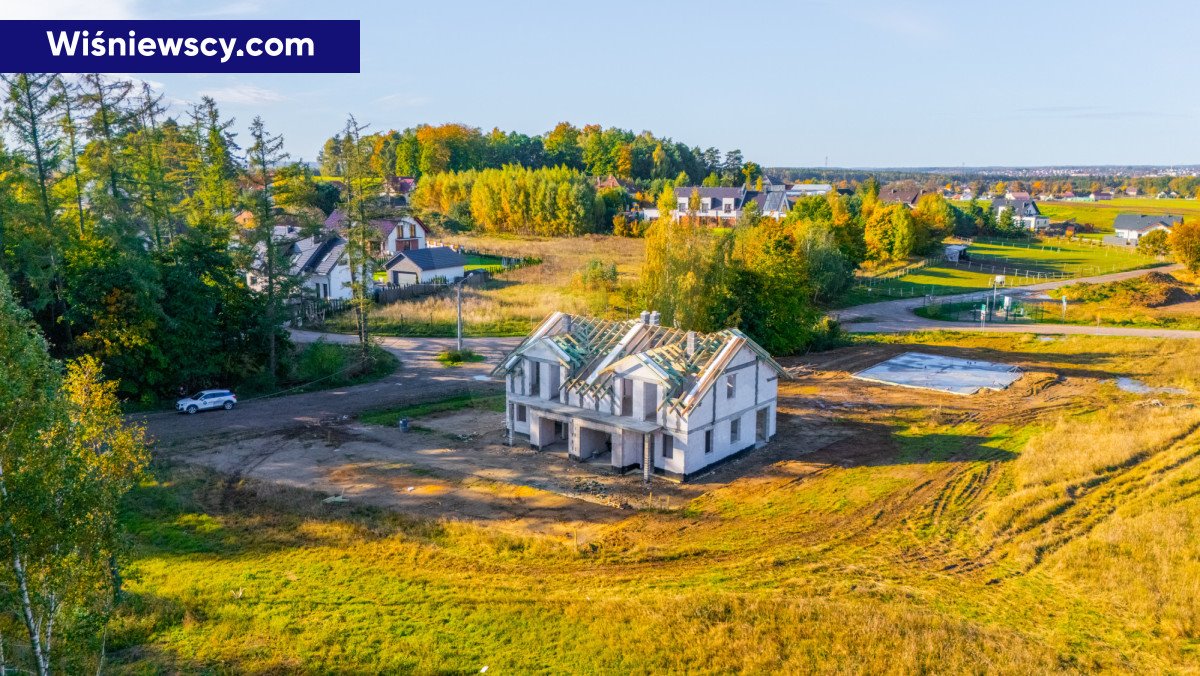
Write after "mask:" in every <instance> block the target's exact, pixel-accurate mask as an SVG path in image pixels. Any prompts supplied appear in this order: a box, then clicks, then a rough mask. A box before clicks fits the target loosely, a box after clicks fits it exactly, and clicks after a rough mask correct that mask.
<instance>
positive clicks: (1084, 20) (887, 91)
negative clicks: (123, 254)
mask: <svg viewBox="0 0 1200 676" xmlns="http://www.w3.org/2000/svg"><path fill="white" fill-rule="evenodd" d="M0 3H3V4H4V5H5V9H4V12H3V13H2V14H3V16H4V17H5V18H97V19H99V18H147V19H150V18H210V19H216V18H226V19H236V18H246V19H250V18H279V19H309V18H313V19H315V18H325V19H361V20H362V22H363V23H362V73H361V74H358V75H205V76H197V75H170V74H144V75H141V77H143V78H144V79H146V80H148V81H151V82H153V83H155V84H156V86H157V85H159V84H161V86H162V87H163V90H164V92H165V93H166V95H167V96H168V97H169V98H170V99H172V100H174V101H177V102H179V103H180V104H182V103H184V102H187V101H194V100H196V99H197V98H198V97H199V96H201V95H205V94H207V95H210V96H213V97H214V98H215V99H217V101H218V102H219V103H220V104H221V108H222V110H223V111H226V112H227V114H230V115H233V116H235V117H236V118H237V120H238V126H239V128H243V129H244V128H245V125H246V124H247V123H249V121H250V119H251V118H252V117H253V116H254V115H255V114H260V115H262V116H263V118H264V119H265V120H266V121H267V124H268V126H269V127H270V128H272V129H273V130H275V131H276V132H278V133H282V134H284V136H285V137H286V139H287V143H288V148H289V150H290V151H291V153H292V155H293V156H294V157H297V158H300V157H303V158H305V159H313V158H315V156H316V152H317V150H318V148H319V146H320V144H321V142H322V141H323V140H324V139H325V138H326V137H328V136H329V135H330V134H332V133H333V132H335V131H337V130H338V129H339V128H340V127H341V126H342V125H343V124H344V122H345V119H346V115H347V114H348V113H354V114H355V115H356V116H357V117H358V119H359V120H360V121H363V122H367V123H370V124H371V125H372V128H373V129H384V130H385V129H390V128H396V129H402V128H404V127H408V126H413V125H415V124H419V123H422V122H428V123H441V122H463V123H467V124H471V125H475V126H479V127H482V128H484V129H490V128H491V127H493V126H498V127H500V128H501V129H506V130H507V129H515V130H518V131H522V132H526V133H530V134H534V133H540V132H543V131H545V130H547V129H549V128H551V127H552V126H553V125H554V124H555V123H557V122H559V121H561V120H569V121H571V122H573V123H575V124H577V125H582V124H585V123H592V122H594V123H599V124H602V125H604V126H610V125H615V126H619V127H623V128H628V129H633V130H635V131H639V130H642V129H649V130H652V131H654V132H655V133H656V134H659V135H666V136H671V137H673V138H675V139H677V140H680V141H683V142H685V143H688V144H689V145H700V146H702V147H707V146H717V147H719V148H721V149H722V150H727V149H730V148H735V147H736V148H741V150H742V151H743V152H744V153H745V156H746V157H747V159H753V160H756V161H759V162H761V163H763V164H765V165H768V166H781V165H787V166H819V165H822V164H824V163H825V162H826V158H827V157H828V163H829V165H830V166H875V167H879V166H931V165H937V166H957V165H960V164H966V165H968V166H970V165H1040V164H1184V163H1188V164H1191V163H1200V126H1198V125H1197V121H1200V89H1198V88H1197V87H1195V86H1194V83H1193V82H1192V78H1194V77H1195V75H1194V74H1195V73H1196V72H1198V71H1200V68H1198V66H1200V47H1197V46H1196V43H1195V40H1194V33H1195V27H1196V26H1197V25H1200V22H1198V20H1200V3H1190V2H1161V3H1155V6H1154V7H1153V8H1151V7H1149V6H1146V5H1135V4H1133V3H1115V2H1113V3H1107V2H1067V1H1058V2H1047V1H1044V0H1043V1H1041V2H1026V1H1025V0H1016V1H1012V2H1007V3H1001V4H996V3H975V2H972V3H958V2H907V3H899V2H876V1H875V0H862V1H856V2H838V1H836V0H807V1H805V0H797V1H793V2H758V3H735V2H728V1H727V2H721V3H718V2H707V1H703V0H701V1H693V2H654V1H653V0H651V1H647V0H641V1H640V2H627V1H625V0H606V1H605V2H595V1H590V2H567V1H565V0H562V1H559V2H551V1H546V2H518V1H508V2H505V1H504V0H492V1H486V2H474V1H472V2H448V1H441V2H437V1H435V2H420V3H418V2H405V1H396V2H386V1H382V0H381V1H370V0H339V1H334V2H331V1H330V0H321V1H319V2H318V1H314V0H217V1H214V2H197V1H191V2H188V1H184V0H32V1H28V2H23V1H21V0H0ZM10 5H11V6H10Z"/></svg>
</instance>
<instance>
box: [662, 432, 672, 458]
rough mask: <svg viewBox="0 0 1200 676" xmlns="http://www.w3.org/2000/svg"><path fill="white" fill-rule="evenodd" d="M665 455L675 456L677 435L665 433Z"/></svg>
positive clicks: (666, 456) (667, 456)
mask: <svg viewBox="0 0 1200 676" xmlns="http://www.w3.org/2000/svg"><path fill="white" fill-rule="evenodd" d="M663 457H664V458H674V457H675V437H673V436H671V435H670V434H664V435H663Z"/></svg>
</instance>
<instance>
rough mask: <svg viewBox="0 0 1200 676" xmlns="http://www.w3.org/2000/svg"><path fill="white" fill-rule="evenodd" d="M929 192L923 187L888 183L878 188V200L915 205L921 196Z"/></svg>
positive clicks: (909, 205)
mask: <svg viewBox="0 0 1200 676" xmlns="http://www.w3.org/2000/svg"><path fill="white" fill-rule="evenodd" d="M928 192H930V191H929V190H926V189H925V188H918V187H916V186H907V185H903V184H897V183H889V184H888V185H885V186H883V187H882V188H880V189H879V201H880V202H884V203H887V204H895V203H899V204H903V205H905V206H908V207H915V206H917V201H918V200H920V199H921V196H922V195H924V194H926V193H928Z"/></svg>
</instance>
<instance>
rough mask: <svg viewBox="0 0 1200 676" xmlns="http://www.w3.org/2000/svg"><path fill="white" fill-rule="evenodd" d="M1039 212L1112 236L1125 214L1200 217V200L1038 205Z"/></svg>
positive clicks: (1128, 199)
mask: <svg viewBox="0 0 1200 676" xmlns="http://www.w3.org/2000/svg"><path fill="white" fill-rule="evenodd" d="M1038 209H1040V210H1041V212H1042V213H1043V214H1045V215H1046V216H1048V217H1049V218H1050V220H1051V221H1054V222H1058V221H1065V220H1067V219H1069V218H1074V219H1075V220H1076V222H1078V223H1090V224H1091V225H1093V226H1095V227H1096V229H1097V230H1098V231H1100V232H1101V233H1111V232H1112V231H1113V221H1114V220H1115V219H1116V218H1117V215H1118V214H1122V213H1130V214H1149V215H1162V214H1175V215H1182V216H1183V217H1184V218H1185V219H1188V220H1190V219H1193V218H1200V201H1197V200H1183V199H1175V200H1160V199H1154V198H1152V197H1126V198H1121V199H1114V200H1106V201H1102V202H1038Z"/></svg>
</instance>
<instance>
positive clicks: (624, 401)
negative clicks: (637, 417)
mask: <svg viewBox="0 0 1200 676" xmlns="http://www.w3.org/2000/svg"><path fill="white" fill-rule="evenodd" d="M621 415H624V416H629V417H633V381H632V380H628V379H626V378H622V379H621Z"/></svg>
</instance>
